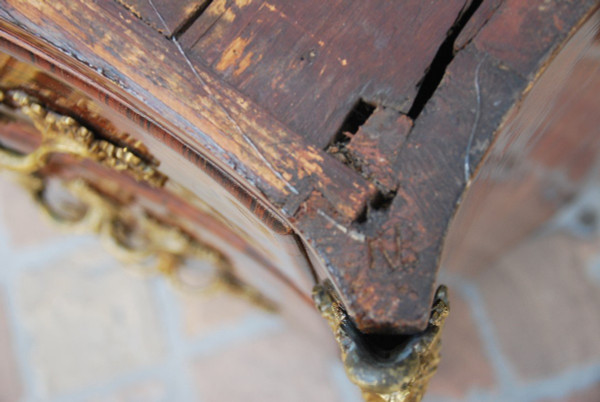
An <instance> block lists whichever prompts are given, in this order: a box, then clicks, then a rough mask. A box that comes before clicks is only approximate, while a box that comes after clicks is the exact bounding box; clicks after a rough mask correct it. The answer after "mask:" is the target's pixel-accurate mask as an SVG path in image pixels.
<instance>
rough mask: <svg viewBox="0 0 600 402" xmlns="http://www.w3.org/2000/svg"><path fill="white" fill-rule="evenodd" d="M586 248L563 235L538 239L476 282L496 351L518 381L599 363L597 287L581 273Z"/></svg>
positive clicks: (599, 293)
mask: <svg viewBox="0 0 600 402" xmlns="http://www.w3.org/2000/svg"><path fill="white" fill-rule="evenodd" d="M596 247H598V244H596ZM590 248H591V246H590V244H585V243H584V242H583V241H582V240H578V239H575V238H573V237H571V236H569V235H567V234H562V233H554V234H548V235H545V236H539V237H537V238H533V239H531V240H530V241H528V242H526V243H524V244H522V245H520V246H519V247H517V248H515V249H514V250H513V251H512V252H511V253H509V254H507V255H505V256H504V258H502V259H501V261H499V262H498V263H497V264H496V265H494V266H492V267H490V268H489V269H487V270H486V271H485V272H483V273H482V274H481V275H480V276H478V277H477V283H478V285H479V287H480V290H481V293H482V295H483V297H484V300H485V308H486V309H487V311H488V312H489V315H490V318H491V320H492V322H493V325H494V327H495V329H496V331H497V337H498V340H499V342H500V345H501V349H502V350H503V351H504V353H505V354H506V355H507V356H508V358H509V360H510V362H511V364H512V365H513V366H514V367H515V369H516V371H517V375H518V376H519V377H520V379H521V380H522V381H528V380H531V379H542V378H547V377H549V376H552V375H556V374H560V373H562V372H564V371H565V370H567V369H569V368H571V367H576V366H580V365H584V364H589V363H593V362H597V361H599V360H600V342H599V339H600V338H599V335H598V334H600V314H598V312H599V311H600V286H599V284H598V283H597V282H595V281H592V280H590V279H589V276H588V273H587V264H588V259H589V258H590V257H589V255H590ZM598 251H600V250H598Z"/></svg>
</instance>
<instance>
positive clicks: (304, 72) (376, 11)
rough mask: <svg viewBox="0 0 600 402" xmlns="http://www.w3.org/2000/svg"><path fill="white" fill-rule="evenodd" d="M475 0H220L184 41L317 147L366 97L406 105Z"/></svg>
mask: <svg viewBox="0 0 600 402" xmlns="http://www.w3.org/2000/svg"><path fill="white" fill-rule="evenodd" d="M469 3H470V1H465V0H448V1H443V2H431V1H428V2H424V1H421V0H410V1H391V2H390V1H388V0H375V1H345V0H332V1H286V0H270V1H264V0H244V1H241V0H238V1H226V0H217V1H214V2H213V3H212V4H211V5H210V6H209V7H208V8H207V10H206V11H205V12H204V15H203V16H202V17H201V18H199V19H198V20H197V21H196V22H195V23H194V24H193V25H192V26H191V27H190V29H189V30H188V31H187V32H186V33H185V34H184V35H183V36H182V37H181V43H182V46H183V47H184V49H186V52H187V53H188V54H189V56H190V58H191V59H192V60H194V61H196V62H198V63H202V64H203V65H206V66H208V67H210V68H212V69H213V70H214V71H215V72H216V73H217V74H218V75H219V77H221V78H223V79H224V80H225V81H226V82H228V83H230V84H231V85H232V86H234V87H235V88H237V89H239V90H240V91H241V92H242V93H244V94H247V95H248V96H249V97H250V98H251V99H252V100H254V101H255V102H256V103H258V104H260V105H261V106H263V107H264V108H265V109H266V110H268V111H269V112H271V113H272V114H273V116H275V117H276V118H277V119H279V120H280V121H282V122H283V123H284V124H285V125H287V126H289V127H290V128H291V129H292V130H294V131H295V132H297V133H299V134H301V135H302V136H303V137H304V138H306V139H307V140H308V141H309V142H310V143H312V144H315V145H316V146H317V147H318V148H324V147H325V146H326V145H327V144H328V143H329V142H330V141H331V139H332V138H333V137H334V135H335V134H336V132H337V131H338V129H339V128H340V126H341V125H342V122H343V120H344V119H345V117H346V115H347V114H348V113H349V111H350V110H351V108H352V106H353V105H354V104H355V103H356V102H357V101H358V100H359V99H361V98H362V99H364V100H366V101H367V102H369V103H372V104H374V105H380V106H385V107H388V108H393V109H395V110H397V111H399V112H404V113H406V112H408V110H409V109H410V107H411V105H412V103H413V100H414V98H415V95H416V93H417V89H418V86H419V81H420V80H421V78H422V77H423V75H424V73H425V71H426V70H427V68H428V67H429V65H430V64H431V62H432V60H433V58H434V56H435V54H436V52H437V50H438V47H439V46H440V44H441V43H442V41H443V40H444V39H445V38H446V36H447V34H448V31H449V30H450V29H451V27H452V26H453V24H454V23H455V21H456V20H457V18H458V15H459V14H460V13H461V11H462V10H463V8H464V7H466V5H468V4H469Z"/></svg>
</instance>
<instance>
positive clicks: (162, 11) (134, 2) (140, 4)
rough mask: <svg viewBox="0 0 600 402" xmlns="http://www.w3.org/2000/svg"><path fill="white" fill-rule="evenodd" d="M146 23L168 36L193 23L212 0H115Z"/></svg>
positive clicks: (176, 33) (174, 34)
mask: <svg viewBox="0 0 600 402" xmlns="http://www.w3.org/2000/svg"><path fill="white" fill-rule="evenodd" d="M115 1H117V2H118V3H120V4H121V5H123V7H125V8H126V9H127V10H128V11H130V12H131V13H133V15H134V16H135V17H136V18H139V19H140V20H142V21H143V22H144V23H146V24H148V25H150V26H151V27H152V28H154V29H155V30H157V31H158V32H159V33H162V34H163V35H165V36H167V37H172V36H178V34H179V33H180V32H181V31H182V30H184V29H186V28H187V25H188V24H190V23H192V22H193V20H194V19H195V17H196V16H197V15H199V14H200V13H202V11H204V8H205V7H206V6H207V5H208V4H209V3H210V1H211V0H115Z"/></svg>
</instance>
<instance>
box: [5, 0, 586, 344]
mask: <svg viewBox="0 0 600 402" xmlns="http://www.w3.org/2000/svg"><path fill="white" fill-rule="evenodd" d="M159 3H160V5H161V7H162V5H163V2H158V1H157V2H154V3H153V2H148V4H143V5H142V6H143V7H144V10H146V11H144V12H141V11H137V12H136V13H134V12H132V11H131V8H129V10H130V11H127V9H124V8H123V5H122V4H118V3H117V2H110V1H106V2H86V1H68V2H67V1H66V0H57V1H53V2H43V3H30V2H29V1H24V0H21V1H11V2H7V1H2V2H0V20H1V21H0V30H1V31H2V33H1V35H2V37H3V38H4V45H3V46H4V47H5V48H6V49H9V50H10V49H13V51H14V48H15V46H17V47H18V48H22V49H25V50H26V51H28V52H30V54H31V55H33V58H32V62H34V63H38V64H40V65H41V64H45V65H46V66H47V67H45V68H47V69H49V70H53V69H55V70H56V69H58V70H60V71H62V72H60V73H59V74H61V76H62V77H64V79H65V80H67V81H69V82H74V81H77V80H80V81H81V82H84V83H85V84H84V85H82V89H84V91H86V92H90V93H94V92H96V95H94V96H97V97H99V96H98V94H101V93H102V94H104V96H106V97H107V99H108V100H107V102H106V103H107V106H108V108H113V109H115V110H117V111H118V112H119V113H121V114H122V115H124V116H125V119H128V120H129V121H130V122H133V124H137V125H138V126H140V127H143V131H144V132H145V133H146V134H142V135H146V137H150V138H153V139H154V140H156V139H158V140H159V141H161V142H163V143H165V144H167V145H168V146H169V147H172V148H174V149H175V150H177V151H178V152H179V153H180V154H181V155H183V156H184V157H185V158H188V159H194V158H202V160H203V161H207V160H208V161H210V163H205V164H206V165H208V166H210V168H209V169H215V170H218V171H220V172H223V173H224V174H225V175H226V176H228V177H229V178H230V179H229V181H230V182H233V183H235V185H236V186H238V187H239V188H240V189H243V192H244V193H245V194H247V195H248V197H249V198H250V199H252V198H254V199H256V200H260V203H261V204H263V205H265V206H266V208H267V209H268V210H269V211H270V212H271V213H272V215H273V216H276V217H281V219H282V220H285V221H286V224H287V225H289V226H290V227H292V228H293V229H294V231H295V233H296V234H297V235H298V236H299V237H300V238H301V239H302V241H303V242H305V244H306V246H307V247H308V249H309V251H310V253H311V254H312V255H314V256H315V257H316V258H315V261H316V262H317V269H318V270H319V272H320V273H321V275H322V276H323V277H325V276H327V277H330V278H332V279H333V281H334V283H335V285H336V287H337V289H338V291H339V292H340V295H341V297H342V300H343V302H344V304H345V306H346V307H347V309H348V311H349V313H350V315H351V316H352V318H353V319H354V320H355V322H356V324H357V325H358V327H359V328H360V329H361V330H363V331H368V332H395V333H410V332H414V331H418V330H421V329H423V328H424V326H425V324H426V319H427V316H428V314H429V308H430V305H431V299H432V295H433V290H434V286H435V282H436V272H437V269H438V265H439V260H440V256H441V252H442V246H443V244H444V239H445V233H446V231H447V229H448V227H449V225H450V222H451V219H452V217H453V215H454V212H455V209H456V206H457V205H458V202H459V200H460V199H461V197H462V196H463V195H464V193H465V190H466V189H467V188H468V185H469V183H470V182H471V180H472V179H473V177H474V175H475V174H476V172H477V171H478V169H479V167H480V165H481V163H482V161H484V160H485V157H486V155H487V153H488V152H489V150H490V147H491V146H492V144H493V143H495V142H498V141H504V140H507V138H508V136H509V135H511V134H510V133H511V132H510V131H509V130H506V129H505V128H506V127H508V126H509V125H510V123H511V122H512V121H514V119H515V118H516V116H517V114H518V113H517V111H518V108H519V105H520V104H521V103H522V102H524V101H525V100H526V99H527V97H528V96H529V94H530V93H531V91H532V88H535V87H536V86H537V85H538V83H539V81H540V79H541V78H540V77H542V76H543V75H544V72H545V71H546V69H548V68H549V66H551V65H552V64H554V63H555V62H556V60H559V56H560V55H561V54H564V53H565V52H567V51H569V50H571V51H572V52H573V54H577V52H581V51H582V49H581V44H582V43H589V42H591V41H592V40H593V35H594V34H595V31H594V30H595V29H597V28H596V27H595V26H594V22H593V21H592V22H591V23H588V24H587V25H584V23H585V22H586V21H590V19H591V18H597V16H594V15H595V14H594V13H595V11H596V10H597V8H598V2H597V1H596V0H565V1H560V2H557V1H550V2H549V1H544V0H533V1H527V2H523V1H521V0H504V1H500V0H483V1H472V2H471V1H464V0H463V1H459V0H456V1H454V0H453V1H435V2H423V1H420V0H410V1H403V2H384V1H381V2H380V1H377V2H359V1H351V2H338V1H334V2H317V1H307V2H285V1H274V2H265V1H254V0H237V1H219V0H215V1H213V2H212V3H210V4H209V5H208V7H207V8H206V10H204V11H203V12H201V13H198V14H194V15H193V16H192V17H190V18H188V19H186V22H185V23H184V25H185V29H179V30H178V31H177V29H176V31H177V32H175V36H174V37H171V35H173V32H174V31H170V32H171V34H168V35H166V36H167V37H165V35H163V34H164V33H166V31H162V29H161V28H160V27H159V26H158V27H157V25H156V24H155V23H152V22H150V23H149V22H148V21H149V20H145V21H143V20H144V19H147V18H151V17H148V16H150V15H153V14H152V13H149V11H148V9H147V7H146V6H148V5H150V8H151V9H152V10H151V11H154V12H155V14H157V18H158V20H164V21H167V20H168V19H170V18H171V17H170V15H171V12H172V13H173V15H176V11H177V10H179V9H178V8H177V7H178V6H179V4H181V3H179V2H176V3H174V4H173V6H172V8H171V6H169V8H168V9H161V8H160V7H157V6H158V5H159ZM127 4H129V5H131V4H133V2H128V3H127ZM164 4H165V5H166V4H167V2H164ZM155 9H156V10H155ZM140 10H141V8H140ZM156 11H158V12H156ZM144 15H146V17H144ZM158 15H160V17H158ZM140 18H141V20H140ZM184 19H185V18H184ZM174 20H177V21H179V22H180V23H181V21H182V20H181V19H179V18H175V19H174ZM165 26H167V27H169V26H171V25H168V24H165ZM172 26H175V25H172ZM159 31H161V32H162V33H161V32H159ZM577 32H583V36H579V37H577V38H575V39H572V38H574V35H575V33H577ZM571 39H572V40H571ZM15 44H18V45H15ZM16 53H19V52H16ZM20 54H21V56H23V55H25V54H27V53H26V52H25V53H24V52H21V53H20ZM575 59H576V56H573V57H571V58H570V59H569V60H567V61H564V62H561V64H560V65H561V66H562V68H563V70H564V71H568V69H569V68H570V66H572V65H573V64H574V62H575ZM84 87H86V88H84ZM554 95H556V94H554V93H552V92H550V93H549V96H554ZM158 133H160V134H158ZM148 134H150V136H148ZM199 155H201V156H199ZM203 163H204V162H203ZM199 164H200V165H202V163H199ZM240 193H241V192H240Z"/></svg>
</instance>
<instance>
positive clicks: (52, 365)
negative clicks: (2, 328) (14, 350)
mask: <svg viewBox="0 0 600 402" xmlns="http://www.w3.org/2000/svg"><path fill="white" fill-rule="evenodd" d="M18 307H19V317H20V319H22V322H23V326H24V328H25V331H26V335H27V337H28V339H29V342H30V345H31V346H30V351H29V356H27V357H28V358H29V359H30V364H31V366H32V367H34V368H35V373H36V378H35V381H36V382H37V386H38V388H39V389H40V390H42V391H41V392H42V393H43V395H40V397H42V398H47V397H49V396H55V395H61V394H64V393H68V392H74V391H76V390H80V389H83V388H85V387H88V386H92V385H99V384H103V383H105V382H107V381H110V380H112V379H114V378H115V377H117V376H119V375H120V374H123V373H127V372H131V371H133V370H136V369H139V368H141V367H146V366H149V365H154V364H158V363H159V362H160V359H161V357H162V356H163V355H164V353H163V344H164V342H163V335H162V334H163V331H162V330H161V327H160V321H159V320H158V317H157V314H156V307H157V306H156V303H155V301H154V299H153V293H152V292H151V289H150V286H149V283H148V282H147V281H144V280H143V279H141V278H139V277H134V276H132V275H131V274H129V273H127V272H124V271H123V269H122V268H121V267H120V264H119V263H118V262H116V261H115V260H113V259H111V258H107V256H106V254H105V252H104V250H103V248H102V247H101V245H100V244H99V243H98V244H97V247H88V248H86V249H84V250H79V251H77V252H73V253H72V254H70V255H64V256H63V257H62V259H61V260H59V261H55V262H50V263H48V262H47V263H45V264H42V266H40V267H35V269H32V270H28V271H26V272H24V273H23V275H22V279H21V281H20V285H19V288H18Z"/></svg>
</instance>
